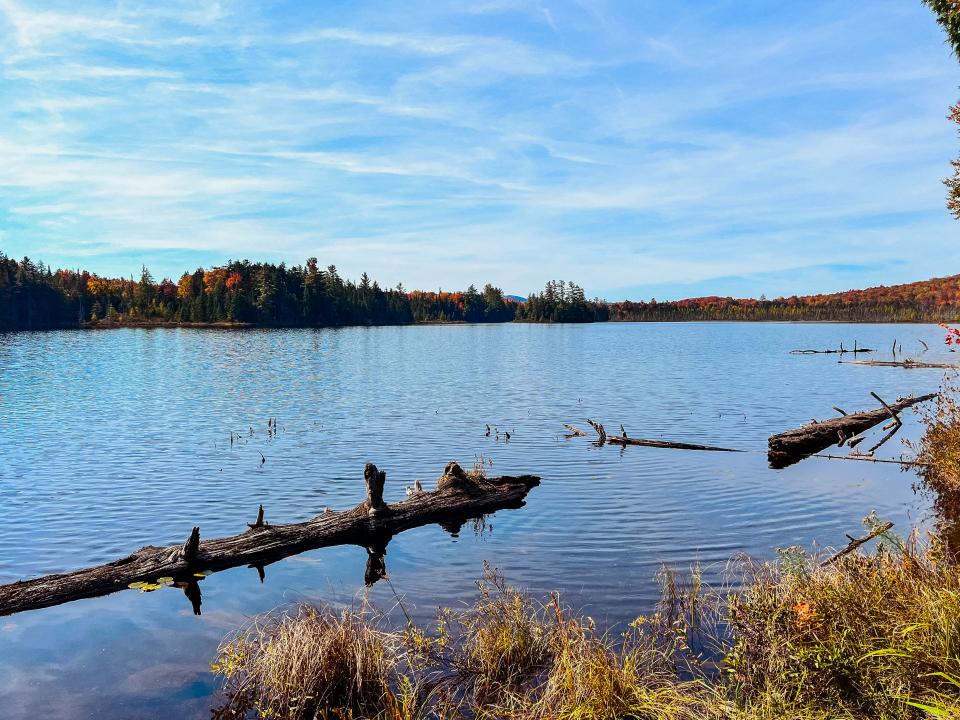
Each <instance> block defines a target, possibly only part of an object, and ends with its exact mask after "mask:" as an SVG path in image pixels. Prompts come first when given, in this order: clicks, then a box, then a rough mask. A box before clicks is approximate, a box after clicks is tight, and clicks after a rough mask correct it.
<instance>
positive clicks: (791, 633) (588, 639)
mask: <svg viewBox="0 0 960 720" xmlns="http://www.w3.org/2000/svg"><path fill="white" fill-rule="evenodd" d="M886 540H887V542H886V543H885V544H883V545H882V546H881V547H880V549H878V550H877V551H876V552H874V553H871V554H864V553H853V554H850V555H848V556H846V557H845V558H842V559H841V560H840V561H838V562H836V563H833V564H831V565H828V566H822V565H821V564H820V558H817V557H815V556H812V555H808V554H806V553H803V552H802V551H799V550H796V549H794V550H792V551H791V552H788V553H786V554H784V555H783V556H782V557H781V558H780V559H779V560H778V561H777V562H774V563H766V564H756V563H751V562H746V561H744V562H742V563H739V564H738V565H737V566H736V583H737V586H738V587H739V589H737V590H735V591H731V592H716V591H711V590H710V589H709V588H705V587H704V586H703V584H702V583H701V581H700V579H699V574H698V573H697V572H693V573H691V574H689V575H686V576H678V575H676V574H673V573H665V574H664V575H663V590H664V592H663V599H662V601H661V603H660V605H659V607H658V608H657V611H656V612H654V613H653V614H651V615H649V616H640V617H638V618H636V619H635V620H634V621H633V622H632V623H631V624H630V625H629V626H628V627H627V628H625V629H623V630H622V631H621V632H619V633H609V632H601V631H600V630H598V629H597V627H596V626H595V624H594V622H593V621H592V620H591V619H590V618H589V617H584V616H582V615H578V614H577V613H574V612H572V611H571V610H570V609H569V608H568V607H566V606H564V605H563V604H562V603H561V601H560V598H559V597H557V596H555V595H554V596H551V597H549V598H547V599H545V600H544V601H540V600H537V599H536V598H534V597H532V596H531V595H529V594H528V593H525V592H523V591H522V590H519V589H517V588H515V587H513V586H511V585H509V584H508V583H507V582H506V581H505V580H504V578H503V577H502V576H501V575H500V574H499V573H497V572H496V571H494V570H492V569H489V568H488V569H487V570H486V572H485V574H484V577H483V579H482V580H481V581H480V583H479V593H478V597H477V600H476V602H475V604H473V605H472V606H470V607H468V608H466V609H460V610H449V609H447V610H443V611H441V613H440V615H439V618H438V622H437V623H436V625H435V626H433V627H429V628H424V627H419V626H415V625H413V624H408V625H407V626H406V627H403V628H392V629H391V628H390V627H389V626H388V623H387V621H386V620H385V618H384V617H383V616H382V615H380V614H378V613H375V612H374V611H372V610H371V609H369V608H363V609H361V610H348V611H340V612H334V611H332V610H323V609H317V608H312V607H299V608H295V609H294V610H292V611H287V612H284V613H280V614H272V615H268V616H266V617H265V618H259V619H256V620H255V621H253V623H251V625H250V626H249V627H247V628H244V629H243V630H242V631H241V632H239V633H237V634H235V635H233V636H231V637H230V638H228V639H227V640H226V641H225V642H224V644H223V645H222V646H221V649H220V657H219V658H218V660H217V661H216V662H215V663H214V665H213V668H214V670H215V671H216V672H218V673H219V674H221V675H222V676H223V677H224V690H225V693H224V705H223V706H222V707H221V708H220V709H219V711H218V712H219V713H220V715H219V717H244V716H253V717H261V718H292V719H296V720H301V719H303V720H306V719H308V718H381V719H384V720H415V719H419V718H450V719H451V720H452V719H453V718H464V719H466V718H507V719H511V720H594V719H596V720H617V719H620V718H637V719H642V720H647V719H650V720H653V719H656V720H661V719H663V720H688V719H689V720H694V719H699V718H716V719H717V720H746V719H747V718H759V719H761V720H765V719H769V720H773V719H774V718H784V717H787V718H801V719H805V720H813V719H817V720H826V719H827V718H885V719H888V720H919V719H921V718H960V572H958V568H957V566H956V565H955V564H954V563H953V561H952V560H951V559H949V558H947V557H945V556H943V554H942V553H939V552H937V551H936V545H935V544H921V543H919V542H918V541H917V538H916V537H915V536H914V537H912V538H911V539H910V540H909V541H907V542H903V541H900V540H899V539H897V538H892V537H888V538H886Z"/></svg>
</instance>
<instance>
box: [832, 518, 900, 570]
mask: <svg viewBox="0 0 960 720" xmlns="http://www.w3.org/2000/svg"><path fill="white" fill-rule="evenodd" d="M892 527H893V523H892V522H886V523H884V524H883V525H881V526H880V527H878V528H875V529H874V530H873V531H871V532H870V533H868V534H866V535H864V536H863V537H861V538H855V537H850V536H849V535H847V538H848V539H849V540H850V542H849V543H847V546H846V547H845V548H844V549H843V550H841V551H840V552H838V553H837V554H836V555H833V556H831V557H830V558H828V559H827V560H824V561H823V562H822V563H820V567H827V566H828V565H833V563H835V562H836V561H837V560H839V559H840V558H842V557H843V556H845V555H849V554H850V553H852V552H853V551H854V550H856V549H857V548H858V547H860V546H861V545H866V544H867V543H868V542H870V541H871V540H873V539H874V538H875V537H878V536H880V535H883V534H884V533H885V532H887V531H888V530H890V528H892Z"/></svg>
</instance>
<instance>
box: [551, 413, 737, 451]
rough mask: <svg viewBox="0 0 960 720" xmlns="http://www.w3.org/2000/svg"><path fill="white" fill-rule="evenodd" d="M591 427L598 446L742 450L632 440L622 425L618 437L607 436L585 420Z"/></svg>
mask: <svg viewBox="0 0 960 720" xmlns="http://www.w3.org/2000/svg"><path fill="white" fill-rule="evenodd" d="M587 422H588V423H589V424H590V427H592V428H593V429H594V430H596V432H597V436H598V437H597V442H598V443H599V444H600V445H603V444H605V443H610V444H611V445H624V446H626V445H641V446H643V447H656V448H670V449H672V450H706V451H710V452H743V450H734V449H733V448H725V447H716V446H714V445H701V444H699V443H688V442H676V441H674V440H647V439H644V438H632V437H628V436H627V431H626V430H624V429H623V425H621V426H620V432H621V434H620V435H607V431H606V429H605V428H604V427H603V424H602V423H597V422H594V421H593V420H587ZM564 427H566V428H570V427H571V426H570V425H564ZM580 434H581V435H586V433H583V432H581V433H580Z"/></svg>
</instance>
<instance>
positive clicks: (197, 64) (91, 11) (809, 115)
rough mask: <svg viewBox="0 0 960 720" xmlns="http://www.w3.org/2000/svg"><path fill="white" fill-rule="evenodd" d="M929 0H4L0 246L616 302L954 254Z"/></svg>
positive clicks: (799, 289)
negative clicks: (560, 289) (307, 264)
mask: <svg viewBox="0 0 960 720" xmlns="http://www.w3.org/2000/svg"><path fill="white" fill-rule="evenodd" d="M958 70H960V65H958V63H957V62H956V60H954V59H953V58H952V57H951V56H950V54H949V51H948V49H947V47H946V46H945V45H944V42H943V36H942V34H941V32H940V30H939V28H938V27H937V26H936V24H935V22H934V20H933V18H932V15H931V14H930V13H929V11H928V10H926V9H925V8H924V7H923V6H921V4H920V2H919V0H916V1H914V0H896V1H883V0H874V1H873V2H870V3H844V2H836V1H835V0H824V1H823V2H817V1H815V0H805V1H804V2H802V3H782V2H773V0H769V1H767V2H751V1H750V0H735V1H731V2H707V1H706V0H698V1H696V2H694V1H689V2H662V1H660V2H652V1H650V2H647V1H645V0H622V1H616V0H609V1H608V0H474V1H472V2H462V3H457V2H440V1H439V0H406V1H405V2H402V3H401V2H389V3H386V2H357V1H356V0H353V1H350V2H341V1H339V0H325V1H324V2H317V3H302V2H301V3H284V2H274V3H262V2H259V3H254V2H250V3H234V2H229V1H227V0H225V1H224V2H203V1H202V0H201V1H200V2H194V3H179V2H176V1H172V2H164V3H144V2H136V1H127V0H124V1H122V2H119V3H97V2H84V3H76V2H70V3H62V4H57V3H28V2H25V1H22V0H0V249H2V250H4V251H5V252H7V253H8V254H10V255H13V256H16V257H20V256H23V255H29V256H31V257H33V258H35V259H39V260H43V261H45V262H48V263H50V264H52V265H54V266H55V267H57V266H64V267H83V268H88V269H91V270H93V271H96V272H99V273H102V274H123V275H129V274H131V273H134V274H137V273H139V269H140V265H141V263H146V264H147V265H148V266H149V267H150V268H151V270H152V271H153V272H154V274H155V275H157V276H163V275H169V276H172V277H177V276H179V275H180V273H182V272H183V271H184V270H188V269H194V268H196V267H197V266H198V265H210V264H214V263H220V262H223V261H226V260H227V259H230V258H251V259H264V260H272V261H286V262H288V263H298V262H303V260H304V259H305V258H307V257H309V256H316V257H317V258H318V259H319V260H320V262H321V264H324V265H326V264H330V263H334V264H336V265H337V266H338V267H339V268H340V270H341V273H342V274H344V275H346V276H349V277H357V276H359V274H360V273H361V272H363V271H366V272H368V273H370V275H371V276H372V277H374V278H376V279H378V280H379V281H380V282H381V284H384V285H391V286H392V285H394V284H396V283H397V282H400V281H402V282H403V283H404V285H405V286H406V287H408V288H437V287H443V288H454V287H465V286H466V285H468V284H469V283H471V282H472V283H476V284H481V283H484V282H488V281H489V282H494V283H495V284H498V285H501V286H502V287H503V288H504V289H505V290H507V291H508V292H516V293H521V294H522V293H526V292H528V291H529V290H532V289H535V288H538V287H540V286H542V285H543V283H544V282H545V281H546V280H548V279H551V278H564V279H570V280H575V281H577V282H578V283H580V284H581V285H583V286H584V287H585V288H586V290H587V292H588V294H591V295H593V294H596V295H601V296H603V297H607V298H610V299H621V298H624V297H631V298H648V297H650V296H656V297H657V298H659V299H667V298H674V297H680V296H687V295H700V294H714V293H716V294H735V295H753V296H757V295H760V294H761V293H765V294H767V295H768V296H775V295H780V294H792V293H795V292H796V293H804V292H814V291H830V290H842V289H848V288H851V287H860V286H867V285H876V284H892V283H896V282H906V281H910V280H914V279H921V278H926V277H930V276H935V275H944V274H952V273H958V272H960V243H958V242H957V239H958V232H960V224H957V222H956V221H954V220H952V219H951V218H950V217H949V215H948V214H947V213H946V211H945V209H944V207H943V201H944V189H943V187H942V185H941V184H940V180H941V178H942V176H943V175H945V174H947V173H948V171H949V161H950V159H951V158H952V157H953V156H954V155H955V153H956V150H957V148H958V142H957V139H956V135H955V132H954V129H953V128H952V127H951V125H950V123H949V122H948V121H947V120H946V118H945V114H946V110H947V105H948V104H949V103H951V102H953V101H954V100H955V99H956V96H957V95H958V90H957V85H958V84H960V72H958Z"/></svg>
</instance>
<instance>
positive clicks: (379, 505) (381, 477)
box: [363, 463, 387, 515]
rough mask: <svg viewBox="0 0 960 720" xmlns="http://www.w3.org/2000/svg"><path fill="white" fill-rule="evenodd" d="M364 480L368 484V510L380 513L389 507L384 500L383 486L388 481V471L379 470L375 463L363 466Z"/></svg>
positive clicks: (371, 513) (374, 513) (373, 513)
mask: <svg viewBox="0 0 960 720" xmlns="http://www.w3.org/2000/svg"><path fill="white" fill-rule="evenodd" d="M363 481H364V483H366V485H367V512H368V513H369V514H370V515H378V514H379V513H382V512H383V511H384V510H386V509H387V506H386V505H385V504H384V502H383V486H384V484H385V483H386V482H387V473H386V472H384V471H383V470H378V469H377V466H376V465H374V464H373V463H367V464H366V466H365V467H364V468H363Z"/></svg>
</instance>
